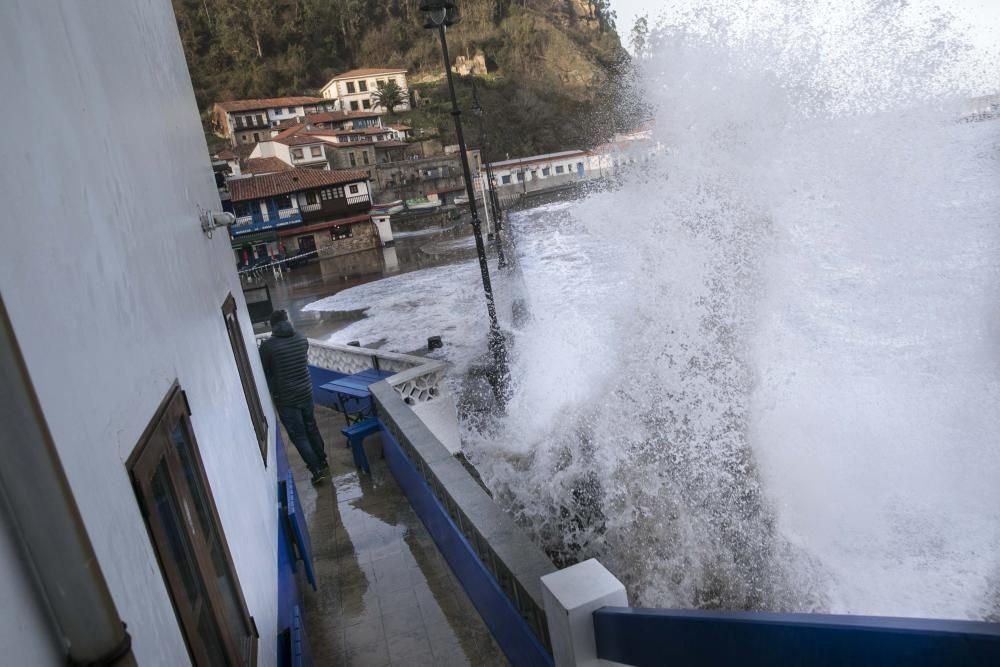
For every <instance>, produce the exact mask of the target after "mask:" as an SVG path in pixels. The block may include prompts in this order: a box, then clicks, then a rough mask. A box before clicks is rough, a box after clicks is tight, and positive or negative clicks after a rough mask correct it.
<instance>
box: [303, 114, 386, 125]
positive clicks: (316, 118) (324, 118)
mask: <svg viewBox="0 0 1000 667" xmlns="http://www.w3.org/2000/svg"><path fill="white" fill-rule="evenodd" d="M381 115H382V114H380V113H378V112H376V111H323V112H321V113H311V114H307V115H306V122H307V123H335V122H338V121H342V120H360V119H362V118H378V117H379V116H381Z"/></svg>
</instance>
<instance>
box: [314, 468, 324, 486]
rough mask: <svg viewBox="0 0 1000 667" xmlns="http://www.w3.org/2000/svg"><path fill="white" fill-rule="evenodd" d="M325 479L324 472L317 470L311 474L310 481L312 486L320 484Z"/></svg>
mask: <svg viewBox="0 0 1000 667" xmlns="http://www.w3.org/2000/svg"><path fill="white" fill-rule="evenodd" d="M325 479H326V472H324V471H323V470H317V471H316V472H314V473H313V476H312V479H311V480H310V481H311V482H312V483H313V485H316V484H320V483H322V482H323V480H325Z"/></svg>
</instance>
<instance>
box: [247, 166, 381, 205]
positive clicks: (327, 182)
mask: <svg viewBox="0 0 1000 667" xmlns="http://www.w3.org/2000/svg"><path fill="white" fill-rule="evenodd" d="M367 180H368V174H366V173H365V172H363V171H325V170H321V169H289V170H288V171H282V172H279V173H277V174H267V175H266V176H253V177H251V178H237V179H233V180H231V181H229V194H230V195H232V200H233V201H234V202H240V201H250V200H252V199H262V198H264V197H276V196H278V195H287V194H291V193H293V192H303V191H305V190H313V189H315V188H325V187H328V186H331V185H343V184H345V183H355V182H358V181H367Z"/></svg>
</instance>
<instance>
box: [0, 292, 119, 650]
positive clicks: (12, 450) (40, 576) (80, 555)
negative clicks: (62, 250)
mask: <svg viewBox="0 0 1000 667" xmlns="http://www.w3.org/2000/svg"><path fill="white" fill-rule="evenodd" d="M0 423H3V424H4V429H5V430H6V431H7V433H5V434H4V436H5V437H3V438H0V457H2V460H3V465H2V466H0V511H2V512H5V513H6V515H7V516H8V517H9V519H10V522H11V525H12V528H13V531H12V532H13V533H14V535H15V536H16V539H17V541H18V542H19V543H20V546H21V548H22V551H23V554H24V556H25V561H26V563H27V565H28V567H29V569H30V570H31V572H32V574H33V575H34V578H35V583H36V585H37V587H38V590H39V592H40V597H41V598H42V600H43V602H44V606H45V607H46V609H47V611H48V613H49V616H50V619H51V621H52V623H53V625H54V626H55V633H56V635H57V636H58V637H59V638H60V640H61V641H62V643H63V648H64V651H65V653H66V657H67V663H68V664H69V665H73V666H79V667H83V666H87V667H112V666H115V667H118V666H124V665H135V664H136V663H135V658H134V656H133V655H132V649H131V637H130V636H129V634H128V632H126V630H125V624H124V623H122V621H121V619H120V618H119V616H118V611H117V610H116V609H115V604H114V600H112V598H111V592H110V591H109V590H108V586H107V583H106V582H105V581H104V577H103V575H102V574H101V568H100V564H99V563H98V562H97V556H96V555H95V554H94V550H93V548H92V547H91V544H90V540H89V538H88V537H87V532H86V530H85V528H84V525H83V521H82V519H81V517H80V512H79V509H78V508H77V506H76V502H75V501H74V499H73V494H72V492H71V491H70V488H69V483H68V482H67V480H66V475H65V473H64V471H63V468H62V465H61V464H60V462H59V457H58V454H57V453H56V449H55V444H54V443H53V441H52V436H51V434H50V433H49V430H48V426H47V425H46V423H45V418H44V415H43V414H42V409H41V405H39V403H38V398H37V396H36V395H35V391H34V388H33V387H32V385H31V380H30V377H29V376H28V372H27V367H26V366H25V363H24V359H23V358H22V356H21V353H20V349H19V348H18V346H17V340H16V339H15V337H14V331H13V328H12V327H11V323H10V319H9V318H8V317H7V309H6V307H5V306H4V303H3V299H2V297H0Z"/></svg>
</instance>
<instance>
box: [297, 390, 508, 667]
mask: <svg viewBox="0 0 1000 667" xmlns="http://www.w3.org/2000/svg"><path fill="white" fill-rule="evenodd" d="M316 416H317V420H318V422H319V426H320V430H321V432H322V433H323V437H324V439H325V440H326V445H327V454H328V456H329V459H330V466H331V478H330V479H329V480H327V481H326V482H324V483H323V484H322V485H320V486H318V487H313V486H311V485H310V484H309V474H308V471H307V470H306V468H305V466H304V465H303V464H302V460H301V458H300V457H299V456H298V454H297V452H295V451H294V448H293V447H292V446H291V444H290V443H289V441H288V440H287V437H286V439H285V442H286V443H289V444H288V445H287V447H288V460H289V464H290V466H291V469H292V470H293V471H294V473H295V479H296V482H297V486H298V489H299V493H300V498H301V504H302V507H303V509H304V510H305V514H306V517H307V521H308V525H309V531H310V534H311V537H312V547H313V558H314V563H315V567H316V575H317V584H318V587H319V590H318V591H317V592H313V591H312V590H307V591H306V594H305V603H304V613H305V624H306V631H307V635H308V637H309V642H310V646H311V649H312V654H313V659H314V662H315V664H316V665H317V666H323V667H326V666H327V665H359V666H364V667H383V666H386V665H408V666H411V667H420V666H422V665H428V666H429V665H440V666H442V667H446V666H451V665H475V666H477V667H479V666H484V667H491V666H494V665H496V666H501V665H507V664H508V662H507V660H506V658H505V657H504V655H503V653H502V652H501V650H500V648H499V647H498V646H497V644H496V642H495V641H494V640H493V637H492V636H491V635H490V633H489V631H488V630H487V628H486V626H485V625H484V624H483V621H482V619H481V618H480V616H479V613H478V612H477V611H476V609H475V607H473V606H472V603H471V602H470V601H469V598H468V596H466V594H465V592H464V591H463V590H462V588H461V586H460V585H459V584H458V581H457V580H456V579H455V577H454V576H453V575H452V573H451V570H450V569H449V567H448V564H447V563H446V562H445V560H444V559H443V558H442V557H441V554H440V553H439V552H438V550H437V547H436V546H435V545H434V542H433V540H432V539H431V537H430V535H429V534H428V533H427V531H426V529H425V528H424V526H423V524H422V523H421V522H420V519H419V518H418V517H417V515H416V512H414V511H413V509H412V508H411V507H410V505H409V503H408V502H407V500H406V497H405V496H404V495H403V493H402V491H401V490H400V488H399V486H398V485H397V484H396V481H395V480H394V479H393V477H392V474H391V473H390V472H389V470H388V468H387V467H386V466H385V464H384V462H383V461H382V459H381V457H380V452H381V443H380V441H379V438H378V437H377V436H373V437H371V438H369V439H368V442H367V443H366V446H365V449H366V450H367V452H368V458H369V461H370V462H371V465H372V476H371V477H370V478H369V477H368V476H366V475H359V474H358V473H357V472H356V471H355V469H354V463H353V461H352V459H351V453H350V449H347V448H345V447H344V443H345V440H344V437H343V436H342V435H341V434H340V429H341V428H342V427H343V425H344V420H343V417H342V416H341V415H340V414H339V413H337V412H334V411H332V410H329V409H327V408H323V407H319V406H317V408H316Z"/></svg>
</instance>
